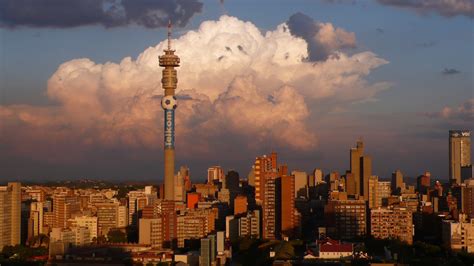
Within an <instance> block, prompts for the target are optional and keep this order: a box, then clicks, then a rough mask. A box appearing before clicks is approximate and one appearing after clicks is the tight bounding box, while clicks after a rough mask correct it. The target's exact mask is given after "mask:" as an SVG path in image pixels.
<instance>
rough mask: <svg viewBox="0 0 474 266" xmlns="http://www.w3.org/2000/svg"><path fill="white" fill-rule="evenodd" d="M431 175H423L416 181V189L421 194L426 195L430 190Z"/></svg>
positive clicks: (427, 173)
mask: <svg viewBox="0 0 474 266" xmlns="http://www.w3.org/2000/svg"><path fill="white" fill-rule="evenodd" d="M430 183H431V174H430V172H426V173H425V174H423V175H420V176H418V178H417V179H416V188H417V189H418V192H419V193H420V194H426V193H427V192H428V189H429V188H430Z"/></svg>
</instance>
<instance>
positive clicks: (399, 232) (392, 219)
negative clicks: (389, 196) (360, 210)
mask: <svg viewBox="0 0 474 266" xmlns="http://www.w3.org/2000/svg"><path fill="white" fill-rule="evenodd" d="M370 221H371V227H370V234H371V235H372V236H373V237H375V238H380V239H392V238H397V239H399V240H401V241H405V242H407V243H408V244H410V245H411V244H413V219H412V212H411V211H409V210H407V209H406V208H392V209H384V208H378V209H373V210H371V211H370Z"/></svg>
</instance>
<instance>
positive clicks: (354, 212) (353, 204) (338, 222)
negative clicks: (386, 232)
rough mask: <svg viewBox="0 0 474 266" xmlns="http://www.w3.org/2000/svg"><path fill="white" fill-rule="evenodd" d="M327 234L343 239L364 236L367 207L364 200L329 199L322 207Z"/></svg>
mask: <svg viewBox="0 0 474 266" xmlns="http://www.w3.org/2000/svg"><path fill="white" fill-rule="evenodd" d="M324 214H325V222H326V226H327V227H328V228H329V231H328V235H329V236H331V237H333V238H336V239H343V240H350V239H354V238H357V237H365V236H366V234H367V223H366V220H367V209H366V204H365V201H364V200H330V201H328V204H327V205H326V206H325V207H324Z"/></svg>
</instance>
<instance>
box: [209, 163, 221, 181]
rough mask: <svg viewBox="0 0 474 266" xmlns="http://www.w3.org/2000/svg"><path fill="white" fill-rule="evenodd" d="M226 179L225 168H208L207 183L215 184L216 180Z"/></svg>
mask: <svg viewBox="0 0 474 266" xmlns="http://www.w3.org/2000/svg"><path fill="white" fill-rule="evenodd" d="M223 179H224V170H222V167H220V166H212V167H209V168H208V169H207V183H209V184H214V181H216V182H222V181H223Z"/></svg>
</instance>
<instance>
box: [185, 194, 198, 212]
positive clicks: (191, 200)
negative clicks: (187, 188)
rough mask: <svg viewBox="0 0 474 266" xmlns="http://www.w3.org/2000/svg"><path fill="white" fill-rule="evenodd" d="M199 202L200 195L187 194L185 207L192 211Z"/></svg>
mask: <svg viewBox="0 0 474 266" xmlns="http://www.w3.org/2000/svg"><path fill="white" fill-rule="evenodd" d="M200 200H201V194H200V193H196V192H192V193H188V194H187V202H186V203H187V207H188V209H194V208H196V207H197V204H198V202H199V201H200Z"/></svg>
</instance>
